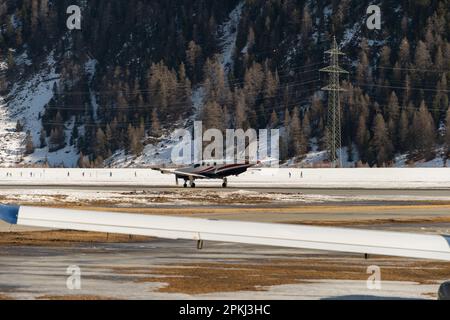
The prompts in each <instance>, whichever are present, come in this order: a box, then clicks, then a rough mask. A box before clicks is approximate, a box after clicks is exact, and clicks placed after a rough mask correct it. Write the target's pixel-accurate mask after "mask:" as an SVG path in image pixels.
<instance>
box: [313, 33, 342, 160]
mask: <svg viewBox="0 0 450 320" xmlns="http://www.w3.org/2000/svg"><path fill="white" fill-rule="evenodd" d="M325 53H326V54H329V55H330V63H331V65H330V66H328V67H326V68H323V69H321V70H320V71H321V72H326V73H328V74H329V84H328V86H326V87H324V88H322V90H324V91H328V120H327V134H328V137H327V145H328V146H327V147H328V157H329V160H330V161H331V163H332V164H333V167H335V168H336V167H337V166H338V159H339V165H340V166H341V167H342V156H341V154H339V155H338V152H341V147H342V132H341V103H340V92H341V91H345V90H344V89H342V88H341V86H340V83H339V76H340V74H348V72H347V71H346V70H344V69H342V68H341V67H340V66H339V56H345V54H344V53H342V52H341V51H339V48H338V45H337V42H336V37H334V38H333V46H332V48H331V50H328V51H326V52H325Z"/></svg>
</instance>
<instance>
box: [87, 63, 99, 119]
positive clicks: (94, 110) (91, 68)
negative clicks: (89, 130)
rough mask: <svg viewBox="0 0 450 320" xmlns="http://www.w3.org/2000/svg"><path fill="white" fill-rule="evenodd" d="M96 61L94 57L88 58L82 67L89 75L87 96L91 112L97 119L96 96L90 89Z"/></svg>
mask: <svg viewBox="0 0 450 320" xmlns="http://www.w3.org/2000/svg"><path fill="white" fill-rule="evenodd" d="M97 64H98V61H97V60H95V59H89V60H88V61H87V62H86V63H85V64H84V69H85V72H86V74H87V75H88V77H89V96H90V101H91V105H92V113H93V116H94V120H97V116H98V115H97V112H98V102H97V97H96V95H95V92H94V91H93V90H92V81H93V80H94V77H95V71H96V67H97Z"/></svg>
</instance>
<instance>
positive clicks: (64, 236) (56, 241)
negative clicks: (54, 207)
mask: <svg viewBox="0 0 450 320" xmlns="http://www.w3.org/2000/svg"><path fill="white" fill-rule="evenodd" d="M145 241H149V238H148V237H141V236H132V237H130V236H128V235H119V234H106V233H98V232H83V231H36V232H10V233H0V245H8V246H70V245H75V244H79V243H107V242H109V243H128V242H145Z"/></svg>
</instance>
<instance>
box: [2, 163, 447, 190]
mask: <svg viewBox="0 0 450 320" xmlns="http://www.w3.org/2000/svg"><path fill="white" fill-rule="evenodd" d="M0 184H2V185H37V186H38V185H54V186H59V185H63V186H70V185H85V186H147V187H157V186H159V187H166V186H175V177H174V176H173V175H170V174H169V175H167V174H161V173H160V172H159V171H154V170H151V169H48V168H47V169H28V168H14V169H11V168H3V169H0ZM197 186H199V187H207V186H209V187H220V186H221V181H220V180H198V181H197ZM229 186H230V187H235V188H252V187H262V188H364V189H426V188H427V189H439V188H445V189H447V188H449V189H450V169H449V168H386V169H385V168H383V169H370V168H360V169H288V168H280V169H269V168H254V169H250V170H249V171H248V172H246V173H244V174H242V175H240V176H239V177H230V178H229Z"/></svg>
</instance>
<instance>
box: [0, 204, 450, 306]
mask: <svg viewBox="0 0 450 320" xmlns="http://www.w3.org/2000/svg"><path fill="white" fill-rule="evenodd" d="M0 220H3V221H6V222H7V223H9V224H11V225H22V226H28V227H42V228H50V229H59V230H79V231H92V232H105V233H118V234H127V235H141V236H148V237H156V238H164V239H174V240H179V239H180V240H193V241H196V242H197V248H198V249H202V247H203V241H220V242H229V243H244V244H253V245H264V246H273V247H287V248H301V249H311V250H324V251H327V252H347V253H359V254H362V255H364V256H365V257H366V258H367V257H368V255H386V256H397V257H408V258H419V259H431V260H441V261H450V236H448V235H447V236H445V235H428V234H414V233H400V232H388V231H375V230H362V229H345V228H334V227H315V226H301V225H289V224H274V223H255V222H242V221H220V220H207V219H197V218H185V217H167V216H153V215H139V214H127V213H113V212H95V211H78V210H71V209H55V208H43V207H27V206H20V207H19V206H4V205H0ZM438 296H439V299H442V300H450V281H449V282H445V283H443V284H442V285H441V287H440V288H439V292H438Z"/></svg>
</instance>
